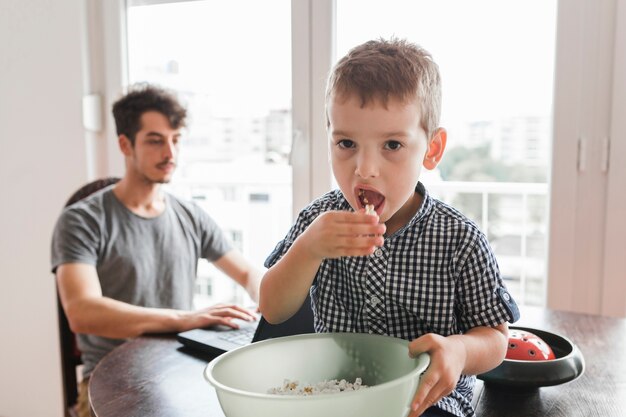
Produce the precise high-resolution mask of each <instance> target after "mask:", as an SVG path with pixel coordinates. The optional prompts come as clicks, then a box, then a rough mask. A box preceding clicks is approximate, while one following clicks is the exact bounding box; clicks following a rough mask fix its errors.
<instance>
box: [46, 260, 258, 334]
mask: <svg viewBox="0 0 626 417" xmlns="http://www.w3.org/2000/svg"><path fill="white" fill-rule="evenodd" d="M56 275H57V284H58V288H59V296H60V298H61V303H62V305H63V309H64V310H65V314H66V315H67V318H68V321H69V323H70V328H71V329H72V331H73V332H75V333H83V334H95V335H98V336H102V337H110V338H116V339H121V338H127V337H136V336H139V335H141V334H144V333H158V332H180V331H185V330H189V329H193V328H198V327H207V326H212V325H217V324H224V325H226V326H231V327H236V325H235V324H233V323H231V320H232V319H233V318H240V319H244V320H254V316H253V314H252V313H251V312H250V311H248V310H246V309H243V308H241V307H237V306H234V305H218V306H214V307H209V308H206V309H202V310H198V311H181V310H173V309H162V308H147V307H138V306H134V305H131V304H128V303H124V302H121V301H117V300H114V299H112V298H108V297H104V296H103V295H102V288H101V287H100V281H99V279H98V274H97V272H96V268H95V267H94V266H93V265H88V264H78V263H72V264H63V265H60V266H59V267H58V268H57V272H56Z"/></svg>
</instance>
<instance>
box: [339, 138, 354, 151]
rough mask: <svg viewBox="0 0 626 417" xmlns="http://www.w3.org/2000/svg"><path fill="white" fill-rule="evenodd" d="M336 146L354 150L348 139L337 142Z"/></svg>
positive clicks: (351, 142)
mask: <svg viewBox="0 0 626 417" xmlns="http://www.w3.org/2000/svg"><path fill="white" fill-rule="evenodd" d="M337 146H339V147H340V148H343V149H349V148H354V142H353V141H351V140H350V139H341V140H340V141H339V142H337Z"/></svg>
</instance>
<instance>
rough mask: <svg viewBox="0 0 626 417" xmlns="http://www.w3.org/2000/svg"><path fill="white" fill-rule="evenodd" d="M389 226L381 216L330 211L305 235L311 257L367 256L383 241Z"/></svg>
mask: <svg viewBox="0 0 626 417" xmlns="http://www.w3.org/2000/svg"><path fill="white" fill-rule="evenodd" d="M385 230H386V227H385V225H384V224H382V223H378V216H377V215H372V214H366V213H365V212H364V211H363V210H361V211H359V212H349V211H327V212H325V213H323V214H321V215H319V216H318V217H317V218H316V219H315V220H314V221H313V223H311V225H310V226H309V227H308V228H307V230H306V231H305V232H304V233H303V234H302V236H301V237H302V238H303V240H305V242H306V247H307V248H308V251H309V253H310V254H311V255H312V257H314V258H317V259H324V258H340V257H342V256H366V255H370V254H372V253H374V251H375V250H376V248H377V247H380V246H382V245H383V244H384V238H383V234H384V233H385Z"/></svg>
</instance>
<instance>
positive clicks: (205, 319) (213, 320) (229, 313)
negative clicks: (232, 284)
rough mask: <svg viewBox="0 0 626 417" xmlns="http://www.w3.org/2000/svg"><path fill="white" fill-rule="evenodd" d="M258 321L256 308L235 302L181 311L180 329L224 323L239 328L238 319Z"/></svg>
mask: <svg viewBox="0 0 626 417" xmlns="http://www.w3.org/2000/svg"><path fill="white" fill-rule="evenodd" d="M235 319H239V320H244V321H256V320H257V315H256V314H255V312H254V310H252V309H248V308H243V307H240V306H238V305H235V304H216V305H214V306H211V307H207V308H202V309H200V310H195V311H182V312H180V316H179V320H180V324H181V325H180V326H179V331H185V330H190V329H197V328H202V327H211V326H217V325H220V324H221V325H224V326H228V327H232V328H233V329H238V328H239V325H238V324H237V320H235Z"/></svg>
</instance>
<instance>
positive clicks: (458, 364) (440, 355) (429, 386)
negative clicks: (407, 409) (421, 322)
mask: <svg viewBox="0 0 626 417" xmlns="http://www.w3.org/2000/svg"><path fill="white" fill-rule="evenodd" d="M422 352H428V354H429V355H430V365H429V366H428V369H427V370H426V372H425V373H424V375H422V379H421V381H420V384H419V387H418V388H417V392H416V393H415V397H414V398H413V402H412V403H411V409H412V411H411V414H409V416H408V417H418V416H420V415H421V414H422V413H423V412H424V411H426V409H428V408H429V407H432V406H433V405H435V404H436V403H437V402H438V401H439V400H440V399H441V398H443V397H445V396H446V395H448V394H450V393H451V392H452V390H453V389H454V387H456V384H457V382H458V380H459V378H460V376H461V372H462V371H463V369H464V368H465V361H466V357H467V353H466V350H465V345H464V344H463V342H461V341H460V340H459V339H458V338H456V337H452V336H451V337H444V336H441V335H438V334H434V333H428V334H425V335H424V336H421V337H418V338H417V339H415V340H413V341H412V342H411V343H409V354H410V355H411V356H416V355H418V354H420V353H422Z"/></svg>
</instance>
